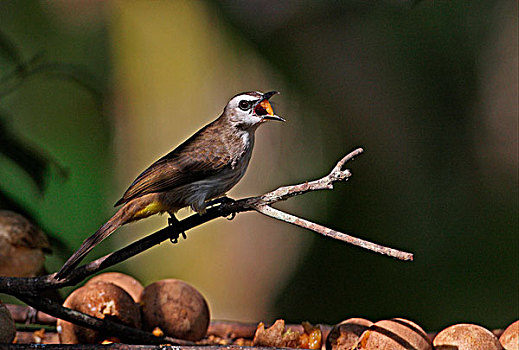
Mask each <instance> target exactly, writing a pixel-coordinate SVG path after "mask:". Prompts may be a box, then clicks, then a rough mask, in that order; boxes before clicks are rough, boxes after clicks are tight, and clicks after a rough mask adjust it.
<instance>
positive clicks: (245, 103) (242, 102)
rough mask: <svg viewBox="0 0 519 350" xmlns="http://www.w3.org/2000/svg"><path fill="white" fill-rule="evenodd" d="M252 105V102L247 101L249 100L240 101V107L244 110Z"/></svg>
mask: <svg viewBox="0 0 519 350" xmlns="http://www.w3.org/2000/svg"><path fill="white" fill-rule="evenodd" d="M250 106H251V103H250V101H247V100H241V101H240V103H238V107H240V108H241V109H243V110H244V111H246V110H247V109H249V108H250Z"/></svg>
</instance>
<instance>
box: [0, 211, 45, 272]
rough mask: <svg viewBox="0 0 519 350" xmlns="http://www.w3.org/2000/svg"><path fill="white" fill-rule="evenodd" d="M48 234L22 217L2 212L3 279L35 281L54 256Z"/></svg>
mask: <svg viewBox="0 0 519 350" xmlns="http://www.w3.org/2000/svg"><path fill="white" fill-rule="evenodd" d="M51 252H52V251H51V248H50V245H49V241H48V240H47V237H46V236H45V234H44V233H43V232H42V231H41V230H40V229H39V228H38V227H36V226H35V225H34V224H32V223H31V222H30V221H29V220H27V219H26V218H25V217H23V216H22V215H20V214H17V213H14V212H12V211H8V210H0V276H9V277H34V276H38V275H43V274H45V273H46V271H45V266H44V262H45V254H47V253H51Z"/></svg>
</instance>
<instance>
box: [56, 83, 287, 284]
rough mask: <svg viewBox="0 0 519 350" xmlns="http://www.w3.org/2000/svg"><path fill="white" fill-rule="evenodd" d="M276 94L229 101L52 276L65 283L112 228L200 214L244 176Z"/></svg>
mask: <svg viewBox="0 0 519 350" xmlns="http://www.w3.org/2000/svg"><path fill="white" fill-rule="evenodd" d="M276 94H279V92H277V91H270V92H266V93H262V92H259V91H249V92H243V93H240V94H237V95H235V96H234V97H232V98H231V99H230V100H229V102H228V103H227V105H226V106H225V108H224V110H223V112H222V114H221V115H220V116H219V117H218V118H217V119H215V120H214V121H212V122H211V123H209V124H207V125H206V126H204V127H203V128H202V129H200V130H199V131H197V132H196V133H195V134H193V135H192V136H191V137H189V138H188V139H187V140H186V141H184V142H183V143H182V144H180V145H179V146H178V147H176V148H175V149H174V150H172V151H171V152H169V153H168V154H166V155H165V156H163V157H162V158H160V159H158V160H157V161H156V162H154V163H153V164H152V165H150V166H149V167H148V168H147V169H146V170H144V171H143V172H142V173H141V174H140V175H139V176H138V177H137V178H136V179H135V181H133V183H132V184H131V185H130V187H128V189H127V190H126V192H125V193H124V194H123V196H122V198H121V199H119V200H118V201H117V202H116V203H115V206H116V207H117V206H122V207H121V208H120V209H119V210H117V212H116V213H115V214H114V215H113V216H112V217H111V218H110V219H109V220H108V221H107V222H106V223H105V224H104V225H102V226H101V227H100V228H99V229H98V230H97V231H96V232H95V233H94V234H93V235H92V236H90V237H89V238H87V239H86V240H85V241H84V242H83V243H82V244H81V246H80V247H79V249H78V250H77V251H76V252H75V253H74V254H72V256H71V257H70V258H69V259H68V260H67V261H66V262H65V264H64V265H63V266H62V267H61V269H60V270H59V271H58V272H57V273H56V275H55V276H54V278H55V279H57V280H60V279H64V278H65V277H66V276H68V275H69V273H70V272H71V271H72V270H73V269H74V268H75V267H76V266H77V265H78V264H79V263H80V262H81V260H82V259H83V258H84V257H85V256H86V255H87V254H88V253H89V252H90V251H91V250H92V249H93V248H94V247H95V246H96V245H98V244H99V243H100V242H101V241H103V240H104V239H105V238H107V237H108V236H109V235H110V234H112V233H113V232H114V231H115V230H116V229H117V228H119V227H120V226H122V225H125V224H127V223H130V222H134V221H137V220H140V219H144V218H147V217H149V216H151V215H155V214H163V213H168V214H169V216H170V219H169V220H168V221H169V224H170V225H171V224H174V223H175V222H178V220H177V219H176V217H175V213H176V212H177V211H178V210H180V209H182V208H185V207H190V208H191V209H192V210H193V211H195V212H197V213H199V214H203V213H205V211H206V206H207V205H208V202H209V201H211V200H218V199H222V198H226V197H225V194H226V193H227V191H229V190H230V189H231V188H232V187H233V186H234V185H236V183H238V181H239V180H240V179H241V178H242V177H243V175H244V174H245V171H246V170H247V167H248V165H249V161H250V158H251V155H252V149H253V147H254V133H255V131H256V129H257V128H258V127H259V126H260V125H262V124H264V123H265V122H267V121H271V120H272V121H281V122H285V119H284V118H282V117H280V116H278V115H276V114H274V111H273V109H272V105H271V104H270V102H269V99H270V98H271V97H272V96H274V95H276Z"/></svg>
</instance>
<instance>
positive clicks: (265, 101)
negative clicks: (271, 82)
mask: <svg viewBox="0 0 519 350" xmlns="http://www.w3.org/2000/svg"><path fill="white" fill-rule="evenodd" d="M277 94H279V92H277V91H269V92H266V93H264V94H263V96H262V97H261V99H260V100H259V101H258V102H257V103H256V106H255V107H254V113H256V115H258V116H260V117H262V118H263V120H265V121H267V120H277V121H280V122H284V121H286V120H285V119H283V118H281V117H280V116H279V115H275V114H274V110H273V109H272V106H271V105H270V102H269V98H271V97H272V96H274V95H277Z"/></svg>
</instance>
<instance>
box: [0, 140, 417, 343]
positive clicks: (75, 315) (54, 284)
mask: <svg viewBox="0 0 519 350" xmlns="http://www.w3.org/2000/svg"><path fill="white" fill-rule="evenodd" d="M362 152H363V150H362V148H358V149H356V150H355V151H353V152H351V153H349V154H347V155H346V156H345V157H343V158H342V159H341V160H340V161H339V162H338V163H337V164H336V165H335V167H334V168H333V169H332V170H331V172H330V173H329V174H328V175H326V176H324V177H323V178H321V179H318V180H314V181H310V182H304V183H301V184H298V185H292V186H283V187H280V188H278V189H276V190H274V191H271V192H268V193H266V194H264V195H261V196H257V197H248V198H244V199H240V200H237V201H225V202H223V203H222V204H220V205H216V206H213V207H210V208H209V209H208V210H207V211H206V213H205V214H203V215H199V214H194V215H191V216H189V217H187V218H185V219H183V220H182V221H180V222H179V223H178V224H176V225H175V226H168V227H165V228H163V229H161V230H159V231H157V232H155V233H153V234H151V235H149V236H146V237H144V238H142V239H140V240H138V241H136V242H134V243H132V244H130V245H128V246H126V247H124V248H122V249H120V250H118V251H115V252H113V253H111V254H108V255H106V256H104V257H102V258H99V259H97V260H94V261H92V262H90V263H87V264H85V265H82V266H80V267H78V268H76V269H74V270H73V271H72V272H71V273H70V274H69V275H68V276H67V277H66V278H64V279H62V280H59V281H58V280H55V279H54V274H50V275H46V276H39V277H30V278H21V277H0V293H7V294H11V295H14V296H16V297H17V298H19V299H21V300H24V301H25V302H27V303H28V304H29V305H31V306H33V307H35V308H36V309H38V310H42V311H44V312H46V313H48V314H49V315H53V316H55V317H59V318H62V319H64V320H67V321H71V322H74V323H77V324H80V325H84V326H86V327H89V328H93V329H99V330H105V331H106V330H109V329H110V330H112V331H114V332H116V333H120V332H124V330H122V328H120V327H126V328H127V330H128V329H130V330H132V332H134V334H135V336H136V337H138V339H137V340H138V341H143V339H147V338H146V337H149V336H150V334H149V333H147V332H143V331H139V332H140V333H139V332H137V333H135V332H136V330H134V329H133V328H131V327H127V326H122V325H120V324H116V325H115V326H114V323H113V322H109V321H107V320H101V319H97V318H95V317H92V316H89V315H86V314H82V313H80V312H77V311H74V310H70V309H66V308H64V307H62V306H61V305H59V304H57V303H54V302H52V301H51V300H49V299H45V298H37V297H35V294H34V293H35V292H36V291H38V290H45V289H58V288H62V287H64V286H68V285H74V284H77V283H78V282H80V281H82V280H84V279H85V278H86V277H88V276H90V275H93V274H94V273H96V272H99V271H101V270H103V269H106V268H107V267H110V266H113V265H115V264H117V263H119V262H122V261H124V260H126V259H128V258H130V257H133V256H135V255H137V254H139V253H142V252H143V251H145V250H147V249H149V248H151V247H153V246H154V245H157V244H160V243H161V242H163V241H165V240H167V239H170V240H172V241H176V240H177V239H178V238H179V236H180V234H181V233H183V232H185V231H187V230H189V229H191V228H194V227H197V226H200V225H202V224H204V223H206V222H208V221H211V220H214V219H216V218H219V217H227V216H229V215H232V216H234V215H235V214H237V213H241V212H245V211H252V210H255V211H257V212H260V213H262V214H264V215H267V216H270V217H273V218H276V219H278V220H282V221H286V222H289V223H292V224H295V225H298V226H300V227H304V228H307V229H310V230H313V231H315V232H318V233H320V234H322V235H325V236H328V237H331V238H334V239H338V240H341V241H344V242H347V243H350V244H354V245H356V246H359V247H362V248H365V249H369V250H372V251H374V252H377V253H381V254H386V255H389V256H392V257H396V258H398V259H401V260H412V258H413V256H412V254H410V253H406V252H401V251H398V250H396V249H392V248H388V247H384V246H380V245H378V244H374V243H371V242H367V241H364V240H361V239H358V238H355V237H352V236H349V235H346V234H344V233H341V232H338V231H335V230H332V229H330V228H327V227H324V226H321V225H318V224H316V223H313V222H310V221H308V220H305V219H301V218H298V217H296V216H293V215H291V214H288V213H285V212H282V211H280V210H278V209H274V208H272V207H271V206H270V205H271V204H274V203H276V202H279V201H282V200H287V199H288V198H291V197H294V196H297V195H301V194H304V193H307V192H311V191H317V190H324V189H333V184H334V182H339V181H346V180H348V179H349V177H350V176H351V172H350V171H349V170H348V169H344V170H343V169H342V168H343V167H344V164H346V163H347V162H348V161H350V160H352V159H353V157H355V156H357V155H359V154H361V153H362ZM28 290H29V291H31V293H32V294H28V292H27V291H28ZM141 333H143V334H141ZM120 334H123V333H120ZM141 336H142V338H141ZM128 339H131V338H128ZM135 339H136V338H135ZM156 339H157V338H156V337H154V338H152V339H151V340H156ZM170 340H172V342H174V343H177V344H178V343H180V341H178V340H176V339H171V338H170Z"/></svg>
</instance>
